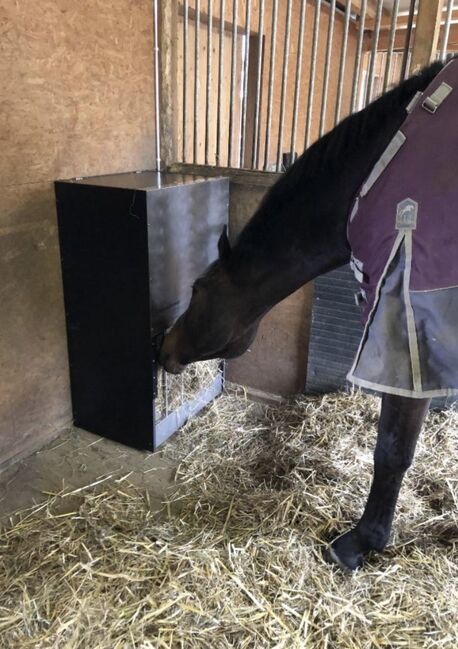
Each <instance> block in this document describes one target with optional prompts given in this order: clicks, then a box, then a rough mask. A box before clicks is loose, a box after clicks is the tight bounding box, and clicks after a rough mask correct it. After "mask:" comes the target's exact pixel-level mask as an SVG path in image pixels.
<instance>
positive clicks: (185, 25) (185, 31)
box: [182, 0, 189, 162]
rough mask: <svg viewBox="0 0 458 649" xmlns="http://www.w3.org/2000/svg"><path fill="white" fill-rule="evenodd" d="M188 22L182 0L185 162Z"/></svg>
mask: <svg viewBox="0 0 458 649" xmlns="http://www.w3.org/2000/svg"><path fill="white" fill-rule="evenodd" d="M188 21H189V6H188V0H184V15H183V115H182V118H183V128H182V137H183V142H182V149H183V152H182V159H183V162H186V145H187V142H188V125H187V104H188V84H187V74H188V27H189V24H188Z"/></svg>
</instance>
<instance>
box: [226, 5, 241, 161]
mask: <svg viewBox="0 0 458 649" xmlns="http://www.w3.org/2000/svg"><path fill="white" fill-rule="evenodd" d="M238 4H239V3H238V0H232V55H231V96H230V100H229V143H228V150H227V166H228V167H231V166H232V139H233V130H234V93H235V78H236V74H237V20H238V8H239V7H238Z"/></svg>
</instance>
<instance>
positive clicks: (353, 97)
mask: <svg viewBox="0 0 458 649" xmlns="http://www.w3.org/2000/svg"><path fill="white" fill-rule="evenodd" d="M366 9H367V0H362V1H361V13H360V16H359V31H358V43H357V45H356V56H355V67H354V71H353V84H352V88H351V100H350V107H351V108H350V110H351V112H352V113H353V112H354V111H355V109H356V98H357V94H358V88H359V74H360V67H361V52H362V49H363V39H364V22H365V19H366Z"/></svg>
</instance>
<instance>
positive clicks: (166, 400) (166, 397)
mask: <svg viewBox="0 0 458 649" xmlns="http://www.w3.org/2000/svg"><path fill="white" fill-rule="evenodd" d="M162 395H163V399H164V410H165V416H166V417H167V416H168V414H169V379H168V376H167V372H166V371H165V370H162Z"/></svg>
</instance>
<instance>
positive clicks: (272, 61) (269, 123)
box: [264, 0, 278, 171]
mask: <svg viewBox="0 0 458 649" xmlns="http://www.w3.org/2000/svg"><path fill="white" fill-rule="evenodd" d="M277 10H278V0H273V5H272V34H271V39H270V66H269V94H268V98H267V122H266V144H265V150H264V170H265V171H266V170H267V165H268V162H269V146H270V129H271V127H272V102H273V95H274V79H275V48H276V45H277Z"/></svg>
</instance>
